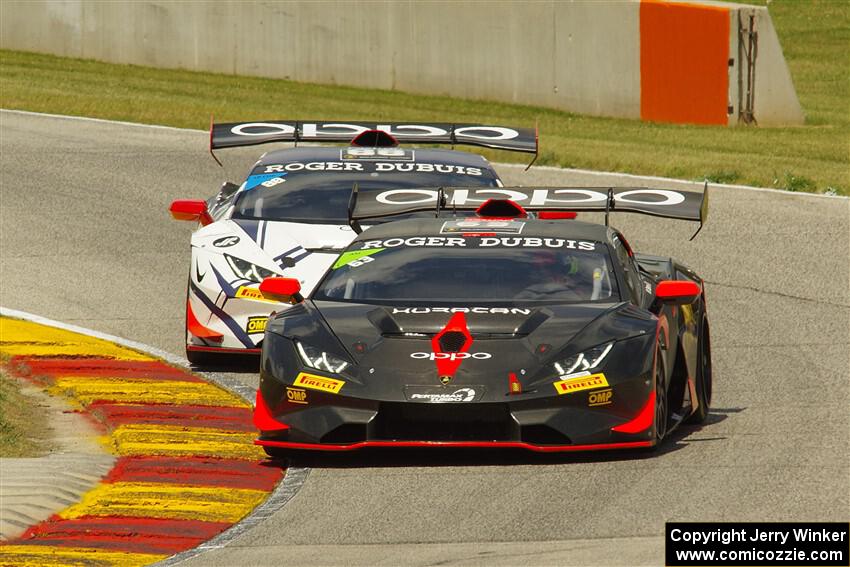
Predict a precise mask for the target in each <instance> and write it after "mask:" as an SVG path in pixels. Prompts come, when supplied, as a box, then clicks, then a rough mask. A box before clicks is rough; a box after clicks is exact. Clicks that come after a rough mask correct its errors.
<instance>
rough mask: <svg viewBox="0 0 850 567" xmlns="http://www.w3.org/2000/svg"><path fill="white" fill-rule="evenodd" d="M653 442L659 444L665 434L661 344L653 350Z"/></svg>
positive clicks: (664, 395) (665, 399)
mask: <svg viewBox="0 0 850 567" xmlns="http://www.w3.org/2000/svg"><path fill="white" fill-rule="evenodd" d="M655 357H656V364H655V443H656V446H657V445H660V444H661V441H662V440H663V439H664V436H665V435H667V416H668V409H669V408H668V403H667V380H666V378H665V377H666V375H667V372H666V371H665V365H664V356H663V355H662V352H661V346H660V345H659V346H658V347H657V348H656V352H655Z"/></svg>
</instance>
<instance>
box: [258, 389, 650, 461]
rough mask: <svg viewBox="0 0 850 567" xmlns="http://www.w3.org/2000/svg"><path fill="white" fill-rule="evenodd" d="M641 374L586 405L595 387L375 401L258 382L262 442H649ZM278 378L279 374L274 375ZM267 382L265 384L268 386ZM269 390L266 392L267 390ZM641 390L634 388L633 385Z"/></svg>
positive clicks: (531, 445)
mask: <svg viewBox="0 0 850 567" xmlns="http://www.w3.org/2000/svg"><path fill="white" fill-rule="evenodd" d="M645 378H646V377H644V376H640V377H637V378H636V379H635V380H633V381H630V382H627V383H619V384H617V385H616V386H614V387H612V388H610V390H611V391H612V392H613V395H612V397H613V399H617V398H618V397H620V398H625V397H626V396H629V395H630V394H631V396H632V397H633V398H634V399H632V400H627V399H623V400H622V401H621V403H619V404H618V405H616V406H615V405H614V403H611V404H610V405H606V406H601V407H599V406H593V405H589V400H592V399H596V398H594V397H592V396H593V395H594V394H595V391H593V390H591V391H590V392H587V391H585V392H578V393H576V394H573V395H568V396H558V395H557V394H556V395H554V396H537V397H530V398H528V399H520V398H521V396H507V395H506V396H505V398H506V399H505V401H504V402H476V403H429V402H409V401H377V400H370V399H364V398H356V397H350V396H343V395H340V394H339V393H328V392H319V391H313V390H310V389H305V388H298V387H295V386H292V385H285V384H280V385H279V387H278V384H275V383H272V384H271V385H269V380H265V381H264V382H265V384H264V383H263V382H261V389H260V390H258V391H257V404H256V408H255V414H254V422H255V425H256V426H257V428H258V429H259V430H260V437H259V439H257V440H256V442H255V443H256V444H257V445H261V446H264V447H277V448H283V449H307V450H319V451H352V450H356V449H362V448H368V447H467V448H469V447H481V448H520V449H527V450H532V451H539V452H566V451H595V450H604V449H634V448H644V447H651V446H653V445H654V443H655V431H654V427H653V420H652V419H651V416H654V405H655V404H654V396H653V395H652V391H651V390H650V391H649V392H647V387H646V386H645ZM274 382H276V381H274ZM264 386H265V387H264ZM264 390H265V393H264ZM636 390H637V392H636Z"/></svg>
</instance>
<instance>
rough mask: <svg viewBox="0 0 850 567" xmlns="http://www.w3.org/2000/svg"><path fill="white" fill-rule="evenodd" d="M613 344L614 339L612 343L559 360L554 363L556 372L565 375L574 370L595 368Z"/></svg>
mask: <svg viewBox="0 0 850 567" xmlns="http://www.w3.org/2000/svg"><path fill="white" fill-rule="evenodd" d="M613 346H614V341H611V342H610V343H605V344H604V345H599V346H597V347H593V348H590V349H587V350H586V351H584V352H580V353H578V354H575V355H573V356H571V357H569V358H567V359H564V360H559V361H558V362H556V363H555V365H554V366H555V372H557V373H558V374H559V375H561V376H563V375H565V374H572V373H573V372H582V371H584V370H593V369H594V368H596V367H597V366H599V364H600V363H601V362H602V360H603V359H604V358H605V357H606V356H607V355H608V353H609V352H610V351H611V348H612V347H613Z"/></svg>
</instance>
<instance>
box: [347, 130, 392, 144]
mask: <svg viewBox="0 0 850 567" xmlns="http://www.w3.org/2000/svg"><path fill="white" fill-rule="evenodd" d="M351 145H352V146H355V147H359V148H395V147H397V146H398V140H396V139H395V138H394V137H393V136H392V135H390V134H387V133H386V132H384V131H383V130H364V131H363V132H360V133H359V134H357V135H356V136H355V137H354V139H353V140H351Z"/></svg>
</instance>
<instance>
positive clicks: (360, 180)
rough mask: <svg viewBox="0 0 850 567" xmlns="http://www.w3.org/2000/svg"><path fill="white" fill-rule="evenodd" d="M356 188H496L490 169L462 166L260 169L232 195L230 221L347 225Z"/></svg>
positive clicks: (373, 164) (355, 165)
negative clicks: (351, 200) (236, 193)
mask: <svg viewBox="0 0 850 567" xmlns="http://www.w3.org/2000/svg"><path fill="white" fill-rule="evenodd" d="M299 166H300V167H299ZM328 168H332V169H328ZM269 170H272V171H269ZM355 183H357V185H358V187H359V188H361V189H383V188H386V189H406V188H413V187H440V186H444V187H496V186H497V185H498V181H497V178H496V176H495V172H493V171H492V170H490V169H487V168H483V167H466V166H461V165H447V164H429V163H421V162H416V163H392V162H366V161H361V162H357V163H351V162H309V163H300V162H296V163H288V164H285V165H261V166H258V167H257V168H255V169H254V171H253V172H252V173H251V175H250V176H249V177H248V179H247V180H246V181H245V190H244V191H242V192H241V193H240V194H239V195H238V196H237V199H236V202H235V210H234V213H233V218H236V219H268V220H288V221H293V222H326V223H332V224H347V223H348V201H349V199H350V197H351V188H352V187H353V186H354V184H355Z"/></svg>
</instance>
